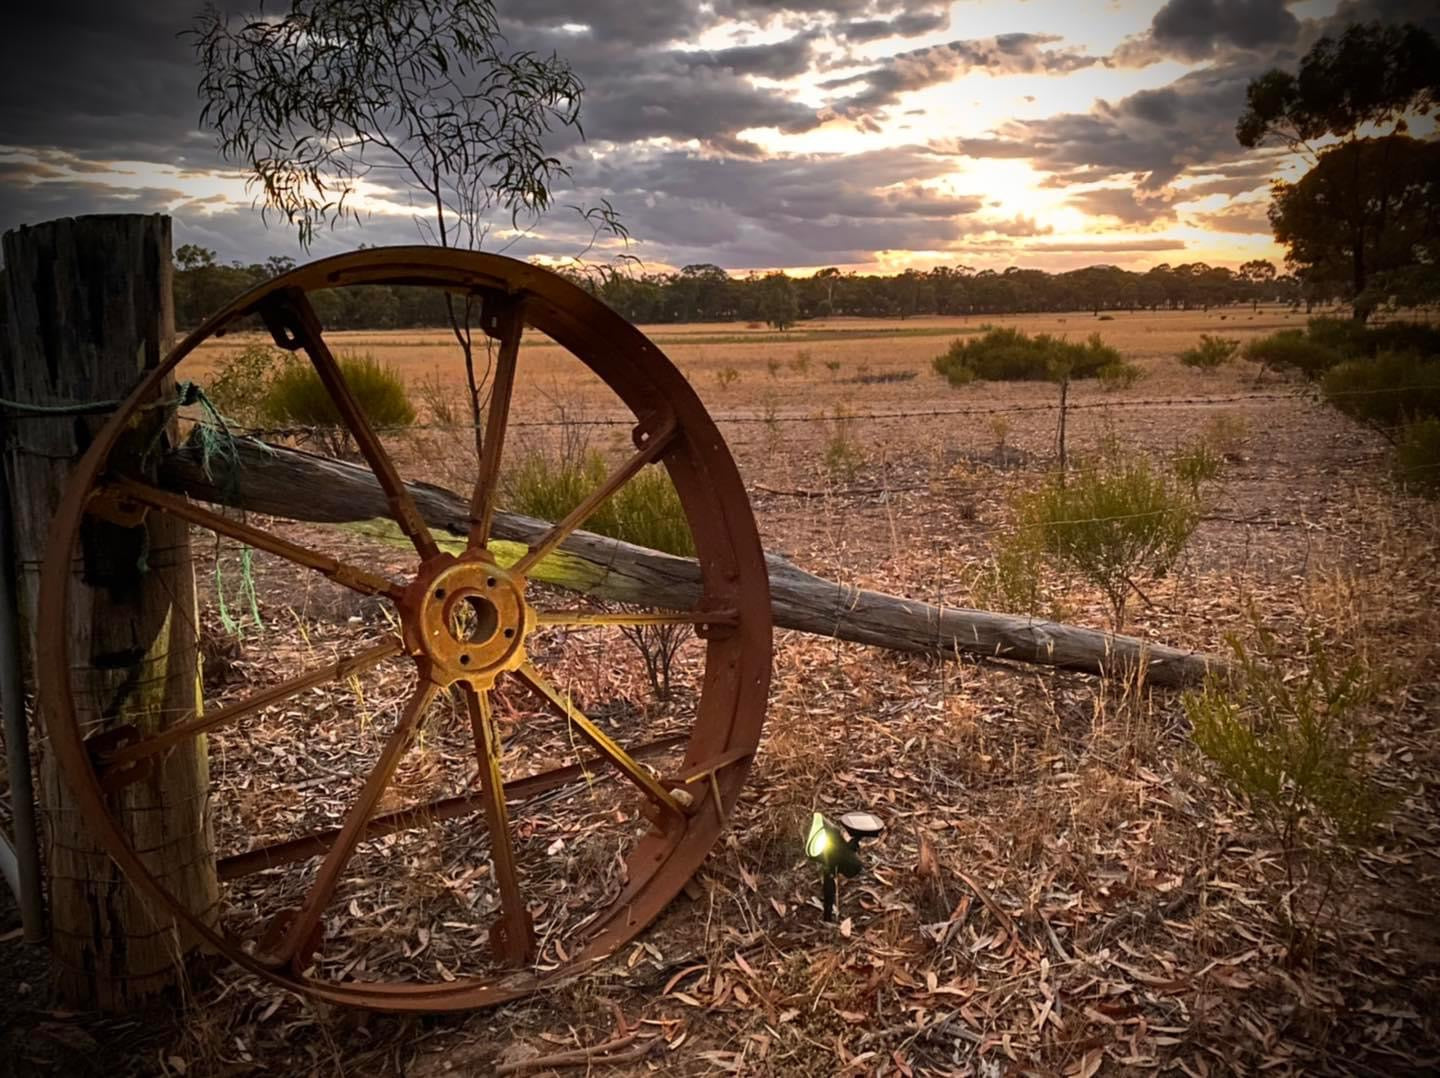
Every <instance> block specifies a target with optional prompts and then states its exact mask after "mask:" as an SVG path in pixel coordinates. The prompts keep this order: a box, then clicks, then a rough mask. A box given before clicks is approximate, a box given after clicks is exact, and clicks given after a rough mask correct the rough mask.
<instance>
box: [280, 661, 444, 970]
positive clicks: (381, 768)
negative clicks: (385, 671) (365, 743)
mask: <svg viewBox="0 0 1440 1078" xmlns="http://www.w3.org/2000/svg"><path fill="white" fill-rule="evenodd" d="M421 678H422V680H421V683H420V685H419V687H418V688H417V689H416V690H415V695H414V696H412V697H411V698H410V702H409V703H408V704H406V705H405V710H404V711H403V712H402V713H401V715H400V721H399V722H398V723H396V725H395V729H394V731H393V732H392V733H391V734H390V738H389V740H388V741H386V742H385V748H384V749H383V750H382V751H381V753H380V759H378V760H376V761H375V766H374V767H372V768H371V769H370V774H369V775H367V776H366V778H365V785H364V787H363V788H362V789H361V790H360V796H359V797H358V798H356V800H355V804H353V805H351V806H350V812H349V814H348V815H346V817H345V822H344V824H343V825H342V826H341V828H340V833H339V834H338V835H336V837H335V841H334V843H333V844H332V845H331V846H330V850H329V852H328V853H326V855H325V860H324V861H322V862H321V863H320V869H319V871H318V872H317V873H316V875H315V882H314V883H313V884H312V885H311V887H310V891H309V893H307V894H306V896H305V901H304V903H303V904H302V905H301V907H300V909H299V910H297V911H296V912H295V916H294V917H293V918H292V919H291V920H290V921H289V922H288V924H287V925H286V926H285V928H284V938H283V939H282V941H281V942H280V944H279V947H278V949H277V950H276V951H274V952H272V953H271V954H268V955H266V956H265V958H266V959H267V960H268V961H271V962H274V963H276V964H279V965H287V966H290V967H291V968H292V969H294V970H296V971H297V972H298V971H299V970H300V969H301V968H303V967H304V966H305V965H306V964H307V963H308V961H309V959H310V955H311V954H312V953H313V952H314V949H315V946H316V944H317V943H318V940H317V939H316V929H317V928H318V927H319V924H320V918H321V916H322V915H323V914H324V913H325V910H326V909H327V908H328V907H329V905H330V900H331V899H332V898H334V896H335V888H336V886H337V885H338V884H339V883H340V874H341V873H342V872H343V871H344V870H345V866H346V865H347V864H348V863H349V861H350V856H351V854H353V853H354V852H355V847H356V845H358V844H359V842H360V840H361V839H362V838H364V837H365V829H366V826H367V825H368V824H369V823H370V817H371V816H372V815H373V814H374V812H375V806H376V805H377V804H378V803H379V802H380V797H381V795H382V794H384V792H385V787H387V786H388V785H389V784H390V778H391V776H393V775H394V774H395V768H396V767H397V766H398V765H399V763H400V758H401V757H402V756H404V755H405V752H406V750H407V749H409V748H410V744H411V742H412V741H413V740H414V738H415V734H416V731H418V730H419V729H420V722H421V720H422V719H423V718H424V717H425V709H426V708H427V707H428V706H429V704H430V701H431V700H433V699H434V698H435V692H436V685H435V683H434V682H433V681H431V680H430V679H429V678H428V677H426V676H425V674H424V672H423V671H422V672H421Z"/></svg>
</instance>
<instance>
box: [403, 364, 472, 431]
mask: <svg viewBox="0 0 1440 1078" xmlns="http://www.w3.org/2000/svg"><path fill="white" fill-rule="evenodd" d="M468 394H469V390H467V389H463V388H461V387H459V386H456V385H452V384H451V383H449V382H446V381H445V380H444V379H443V378H441V377H440V371H439V370H438V369H437V370H433V371H431V372H430V373H429V374H427V375H426V376H425V377H424V378H422V379H420V381H419V382H417V383H416V384H415V396H416V397H417V398H418V399H419V401H420V406H421V407H422V408H423V409H424V410H425V416H426V418H427V420H428V421H429V422H430V423H433V424H434V425H435V426H437V427H460V426H464V427H469V426H470V414H469V408H468V407H466V401H465V398H466V396H467V395H468Z"/></svg>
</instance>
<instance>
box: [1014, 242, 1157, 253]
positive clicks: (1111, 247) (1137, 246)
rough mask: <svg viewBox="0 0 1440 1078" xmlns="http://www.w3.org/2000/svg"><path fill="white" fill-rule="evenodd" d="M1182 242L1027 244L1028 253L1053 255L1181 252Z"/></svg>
mask: <svg viewBox="0 0 1440 1078" xmlns="http://www.w3.org/2000/svg"><path fill="white" fill-rule="evenodd" d="M1184 249H1185V241H1184V240H1165V239H1154V240H1093V241H1091V240H1078V241H1058V242H1055V243H1027V244H1026V245H1025V250H1026V251H1029V252H1051V253H1054V254H1061V253H1066V254H1077V253H1078V254H1116V253H1120V252H1123V251H1183V250H1184Z"/></svg>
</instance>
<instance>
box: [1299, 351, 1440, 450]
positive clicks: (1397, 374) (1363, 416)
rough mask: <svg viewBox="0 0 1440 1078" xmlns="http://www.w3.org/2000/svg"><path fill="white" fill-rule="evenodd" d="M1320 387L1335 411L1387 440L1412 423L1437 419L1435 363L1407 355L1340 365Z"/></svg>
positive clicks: (1439, 378) (1439, 365)
mask: <svg viewBox="0 0 1440 1078" xmlns="http://www.w3.org/2000/svg"><path fill="white" fill-rule="evenodd" d="M1320 388H1321V392H1322V393H1323V394H1324V395H1325V399H1326V401H1328V402H1329V403H1330V404H1331V405H1333V406H1334V407H1335V408H1337V409H1338V410H1340V411H1341V412H1344V413H1345V414H1346V415H1348V416H1350V418H1352V419H1354V420H1356V421H1358V422H1360V423H1364V424H1366V425H1368V426H1371V427H1375V428H1378V429H1379V430H1380V431H1381V432H1382V433H1385V434H1386V435H1387V437H1388V436H1391V435H1392V434H1393V431H1394V430H1395V428H1397V427H1400V426H1402V425H1403V424H1405V423H1406V422H1408V421H1410V420H1412V419H1424V418H1429V417H1440V360H1433V359H1422V358H1420V357H1419V356H1416V355H1414V354H1413V353H1395V352H1382V353H1381V354H1380V355H1377V356H1376V357H1375V358H1373V359H1356V360H1350V361H1349V362H1346V363H1340V364H1338V365H1336V366H1335V367H1334V368H1332V369H1331V370H1330V371H1328V372H1327V373H1326V375H1325V377H1324V380H1323V381H1322V382H1321V384H1320Z"/></svg>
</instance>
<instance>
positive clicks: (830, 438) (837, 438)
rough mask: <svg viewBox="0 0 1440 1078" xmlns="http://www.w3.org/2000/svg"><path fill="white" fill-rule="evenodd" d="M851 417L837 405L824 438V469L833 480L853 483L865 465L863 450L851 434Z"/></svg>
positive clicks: (842, 407)
mask: <svg viewBox="0 0 1440 1078" xmlns="http://www.w3.org/2000/svg"><path fill="white" fill-rule="evenodd" d="M853 421H854V420H853V417H852V416H851V415H850V413H849V412H848V411H847V410H846V409H845V408H844V406H841V405H837V406H836V408H835V411H834V413H833V415H832V417H831V423H830V429H829V433H828V434H827V436H826V439H825V458H824V459H825V471H826V472H827V473H828V474H829V476H830V478H831V479H832V480H834V481H838V482H845V483H853V482H854V481H855V478H856V477H857V476H858V475H859V474H860V469H861V468H863V467H864V466H865V452H864V450H862V449H861V448H860V444H859V443H858V442H856V441H855V438H854V436H853V435H852V434H851V430H850V428H851V425H852V423H853Z"/></svg>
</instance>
